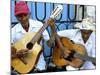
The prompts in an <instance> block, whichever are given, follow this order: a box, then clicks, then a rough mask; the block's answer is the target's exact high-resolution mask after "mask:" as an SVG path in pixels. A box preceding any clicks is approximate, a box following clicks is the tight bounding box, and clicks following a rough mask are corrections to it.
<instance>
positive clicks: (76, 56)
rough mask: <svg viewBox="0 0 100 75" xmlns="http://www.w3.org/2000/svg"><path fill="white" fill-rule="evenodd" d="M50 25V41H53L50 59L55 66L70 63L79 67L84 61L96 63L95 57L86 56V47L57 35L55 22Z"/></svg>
mask: <svg viewBox="0 0 100 75" xmlns="http://www.w3.org/2000/svg"><path fill="white" fill-rule="evenodd" d="M50 26H51V29H52V35H53V38H52V39H51V41H50V43H51V44H53V43H55V47H54V49H53V54H52V58H53V59H52V60H53V63H54V64H55V65H56V66H58V67H62V66H65V65H66V66H67V65H71V66H73V67H75V68H79V67H81V66H82V65H83V64H84V62H85V61H91V62H93V63H94V64H95V63H96V59H95V58H93V57H90V56H88V54H87V52H86V48H85V47H84V46H83V45H82V44H76V43H74V42H73V41H72V40H70V39H69V38H67V37H60V36H59V35H57V32H56V29H55V24H54V23H52V25H50ZM52 40H53V41H52ZM54 41H55V42H54Z"/></svg>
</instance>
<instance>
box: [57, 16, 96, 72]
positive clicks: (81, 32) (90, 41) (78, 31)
mask: <svg viewBox="0 0 100 75" xmlns="http://www.w3.org/2000/svg"><path fill="white" fill-rule="evenodd" d="M74 28H75V29H68V30H63V31H59V32H58V35H60V36H63V37H68V38H69V39H71V40H72V41H73V42H75V43H79V44H82V45H84V46H85V48H86V50H87V53H88V56H91V57H95V56H96V55H95V54H96V53H95V52H96V48H95V44H96V43H95V41H96V39H95V37H96V36H95V20H94V19H93V18H85V19H83V21H82V22H81V23H76V24H75V25H74ZM66 69H67V70H78V69H79V68H74V67H72V66H67V67H66ZM80 69H95V64H94V63H92V62H90V61H85V63H84V64H83V66H82V67H81V68H80Z"/></svg>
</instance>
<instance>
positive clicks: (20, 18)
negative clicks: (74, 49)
mask: <svg viewBox="0 0 100 75" xmlns="http://www.w3.org/2000/svg"><path fill="white" fill-rule="evenodd" d="M29 17H30V14H19V15H17V16H16V18H17V20H18V21H19V22H20V23H21V25H22V26H23V27H26V26H28V25H29Z"/></svg>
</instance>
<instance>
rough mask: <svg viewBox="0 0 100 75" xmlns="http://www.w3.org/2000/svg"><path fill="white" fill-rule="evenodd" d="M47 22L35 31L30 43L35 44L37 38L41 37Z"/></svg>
mask: <svg viewBox="0 0 100 75" xmlns="http://www.w3.org/2000/svg"><path fill="white" fill-rule="evenodd" d="M47 26H48V24H47V23H46V22H45V23H44V24H43V26H42V28H41V29H40V30H39V31H38V32H37V33H36V35H35V36H34V37H33V38H32V40H31V43H32V44H35V43H36V42H37V41H38V40H39V38H40V37H41V35H42V33H43V31H44V30H45V29H46V28H47Z"/></svg>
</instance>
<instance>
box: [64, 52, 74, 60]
mask: <svg viewBox="0 0 100 75" xmlns="http://www.w3.org/2000/svg"><path fill="white" fill-rule="evenodd" d="M74 53H75V51H72V52H71V53H70V54H69V56H68V57H67V58H64V59H66V60H68V61H72V58H74Z"/></svg>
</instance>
